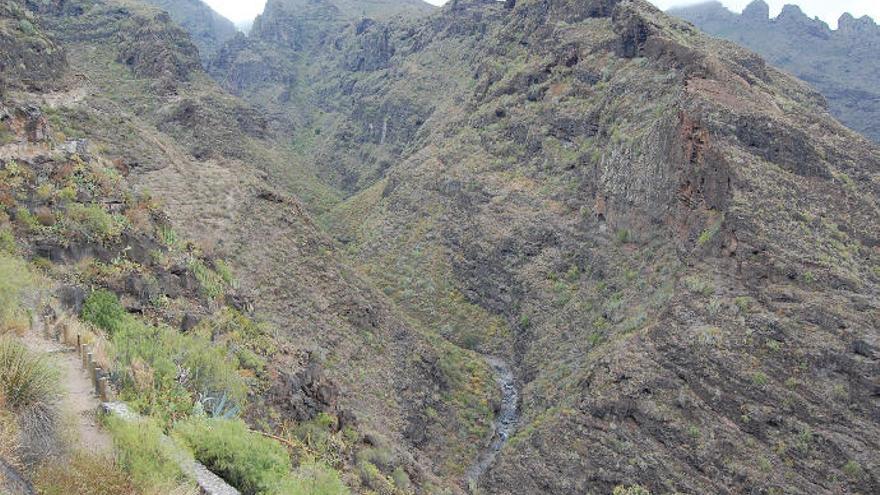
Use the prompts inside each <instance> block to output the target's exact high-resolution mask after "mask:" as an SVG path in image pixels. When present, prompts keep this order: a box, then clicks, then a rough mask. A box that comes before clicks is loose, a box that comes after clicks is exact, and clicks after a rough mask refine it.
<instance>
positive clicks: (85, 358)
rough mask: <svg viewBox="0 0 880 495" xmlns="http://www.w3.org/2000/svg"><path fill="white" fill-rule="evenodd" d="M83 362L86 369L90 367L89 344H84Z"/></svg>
mask: <svg viewBox="0 0 880 495" xmlns="http://www.w3.org/2000/svg"><path fill="white" fill-rule="evenodd" d="M82 364H83V369H84V370H87V369H89V346H88V345H87V344H86V345H83V346H82Z"/></svg>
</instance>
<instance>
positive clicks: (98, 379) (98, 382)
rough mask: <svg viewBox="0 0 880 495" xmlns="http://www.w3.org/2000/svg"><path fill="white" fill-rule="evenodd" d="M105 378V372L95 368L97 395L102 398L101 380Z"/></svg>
mask: <svg viewBox="0 0 880 495" xmlns="http://www.w3.org/2000/svg"><path fill="white" fill-rule="evenodd" d="M103 377H104V371H103V370H101V368H99V367H97V366H95V383H94V385H95V395H97V396H98V397H100V396H101V378H103Z"/></svg>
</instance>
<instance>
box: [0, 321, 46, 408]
mask: <svg viewBox="0 0 880 495" xmlns="http://www.w3.org/2000/svg"><path fill="white" fill-rule="evenodd" d="M0 396H2V397H3V398H4V400H5V404H6V407H7V408H9V409H10V410H11V411H13V412H22V411H25V410H33V409H37V408H40V409H50V408H52V406H53V405H54V404H55V403H56V402H57V400H58V398H59V391H58V372H57V370H56V369H55V368H54V367H52V366H51V365H50V364H49V362H48V361H47V360H46V359H45V358H44V357H43V356H40V355H37V354H34V353H32V352H31V351H29V350H28V349H27V348H26V347H25V346H24V345H22V344H21V343H20V342H18V341H17V340H15V339H14V338H12V337H0Z"/></svg>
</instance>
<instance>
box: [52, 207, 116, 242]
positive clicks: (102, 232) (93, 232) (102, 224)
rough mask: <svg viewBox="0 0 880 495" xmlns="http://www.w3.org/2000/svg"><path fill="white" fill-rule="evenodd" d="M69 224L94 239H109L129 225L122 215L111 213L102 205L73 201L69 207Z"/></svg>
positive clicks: (74, 229) (77, 231)
mask: <svg viewBox="0 0 880 495" xmlns="http://www.w3.org/2000/svg"><path fill="white" fill-rule="evenodd" d="M66 220H67V226H68V228H69V229H70V230H72V231H73V232H76V233H79V234H81V235H83V236H84V237H86V238H88V239H91V240H93V241H108V240H111V239H114V238H116V237H119V235H121V234H122V231H123V230H125V228H126V226H127V225H128V221H127V220H126V218H125V217H124V216H122V215H111V214H110V213H107V211H106V210H104V208H103V207H101V206H100V205H96V204H92V205H84V204H80V203H73V204H71V205H70V206H68V207H67V218H66Z"/></svg>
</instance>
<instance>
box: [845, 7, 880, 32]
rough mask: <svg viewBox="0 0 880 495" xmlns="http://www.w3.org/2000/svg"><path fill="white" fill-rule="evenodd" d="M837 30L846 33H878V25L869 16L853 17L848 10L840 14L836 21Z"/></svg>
mask: <svg viewBox="0 0 880 495" xmlns="http://www.w3.org/2000/svg"><path fill="white" fill-rule="evenodd" d="M837 25H838V30H839V31H840V32H841V33H846V34H861V33H872V32H873V33H877V34H880V29H878V28H880V26H878V25H877V23H876V22H874V19H872V18H871V17H869V16H866V15H864V16H862V17H859V18H855V17H853V15H852V14H850V13H849V12H846V13H844V14H843V15H842V16H840V19H839V20H838V21H837Z"/></svg>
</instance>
